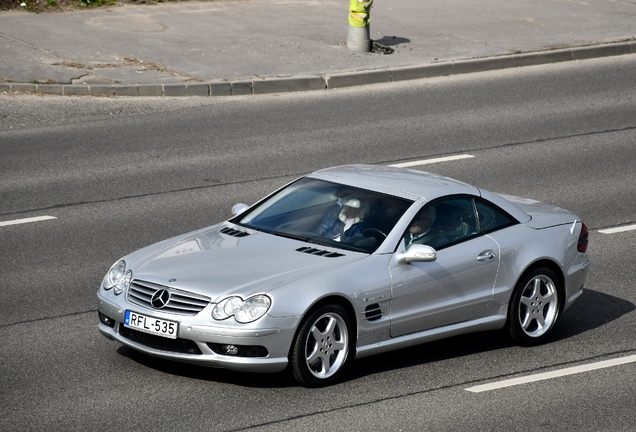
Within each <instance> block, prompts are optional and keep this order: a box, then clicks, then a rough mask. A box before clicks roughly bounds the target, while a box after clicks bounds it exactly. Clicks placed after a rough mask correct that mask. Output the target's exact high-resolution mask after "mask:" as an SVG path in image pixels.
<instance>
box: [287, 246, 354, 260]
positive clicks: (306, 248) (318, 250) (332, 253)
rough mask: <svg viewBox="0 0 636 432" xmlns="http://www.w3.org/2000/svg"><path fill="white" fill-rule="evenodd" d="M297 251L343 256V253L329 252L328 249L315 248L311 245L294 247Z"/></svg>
mask: <svg viewBox="0 0 636 432" xmlns="http://www.w3.org/2000/svg"><path fill="white" fill-rule="evenodd" d="M296 250H297V251H298V252H303V253H306V254H310V255H318V256H324V257H327V258H338V257H341V256H344V254H341V253H338V252H331V251H328V250H322V249H316V248H312V247H308V246H305V247H301V248H298V249H296Z"/></svg>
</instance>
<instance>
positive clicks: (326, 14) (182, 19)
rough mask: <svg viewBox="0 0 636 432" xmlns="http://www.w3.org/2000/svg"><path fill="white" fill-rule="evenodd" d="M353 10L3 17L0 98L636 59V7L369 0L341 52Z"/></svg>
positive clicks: (243, 6) (323, 4)
mask: <svg viewBox="0 0 636 432" xmlns="http://www.w3.org/2000/svg"><path fill="white" fill-rule="evenodd" d="M347 13H348V1H347V0H339V1H334V0H307V1H301V0H254V1H212V2H197V1H194V2H180V3H168V4H164V3H162V4H150V5H138V6H116V7H110V8H96V9H90V10H79V11H75V12H63V13H42V14H32V13H27V12H23V11H3V12H0V94H2V92H8V91H23V92H32V93H47V94H60V95H61V94H64V95H84V94H94V95H98V94H99V95H104V94H105V95H124V96H190V95H191V96H195V95H196V96H209V95H211V96H217V95H219V96H229V95H241V94H261V93H272V92H285V91H302V90H318V89H329V88H337V87H345V86H351V85H361V84H370V83H379V82H390V81H398V80H406V79H416V78H423V77H431V76H440V75H449V74H454V73H466V72H474V71H481V70H491V69H500V68H508V67H516V66H524V65H531V64H542V63H548V62H556V61H568V60H576V59H585V58H592V57H598V56H607V55H621V54H629V53H636V38H635V36H636V0H632V1H627V0H623V1H614V0H599V1H595V0H588V1H587V2H578V1H567V0H562V1H559V0H556V1H555V0H533V1H530V0H525V1H510V0H482V1H479V2H475V1H470V0H429V1H413V0H411V1H407V0H375V3H374V7H373V9H372V12H371V18H372V21H371V38H372V39H373V40H374V41H376V42H377V43H379V44H381V45H384V46H389V47H391V48H393V49H394V52H393V53H392V54H390V55H382V54H376V53H354V52H351V51H349V50H348V49H347V47H346V39H347V31H348V22H347Z"/></svg>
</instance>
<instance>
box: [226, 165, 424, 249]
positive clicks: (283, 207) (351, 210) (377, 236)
mask: <svg viewBox="0 0 636 432" xmlns="http://www.w3.org/2000/svg"><path fill="white" fill-rule="evenodd" d="M411 204H412V201H409V200H405V199H402V198H396V197H393V196H388V195H383V194H380V193H377V192H372V191H368V190H365V189H359V188H355V187H351V186H347V185H341V184H337V183H331V182H326V181H323V180H317V179H311V178H303V179H300V180H298V181H296V182H294V183H292V184H290V185H289V186H287V187H286V188H284V189H282V190H280V191H279V192H278V193H276V194H275V195H273V196H271V197H269V198H268V199H266V200H265V201H263V202H262V203H260V204H259V205H257V206H255V207H253V208H251V209H249V210H248V211H247V212H245V213H242V214H240V215H238V216H237V217H236V218H234V219H233V220H232V222H234V223H238V224H239V225H243V226H246V227H249V228H254V229H257V230H260V231H265V232H268V233H271V234H274V235H279V236H282V237H290V238H295V239H298V240H302V241H306V242H308V243H316V244H322V245H326V246H332V247H338V248H341V249H348V250H356V251H360V252H366V253H373V252H374V251H375V250H376V249H377V248H378V247H379V246H380V245H381V244H382V242H383V241H384V239H385V238H386V236H387V235H388V234H389V232H390V231H391V230H392V229H393V227H394V226H395V224H396V223H397V221H398V220H399V219H400V218H401V217H402V215H403V214H404V212H405V211H406V209H408V208H409V206H410V205H411Z"/></svg>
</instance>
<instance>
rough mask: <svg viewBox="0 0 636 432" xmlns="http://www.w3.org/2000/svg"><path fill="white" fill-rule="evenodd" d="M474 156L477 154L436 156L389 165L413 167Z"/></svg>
mask: <svg viewBox="0 0 636 432" xmlns="http://www.w3.org/2000/svg"><path fill="white" fill-rule="evenodd" d="M474 157H475V156H473V155H469V154H463V155H457V156H446V157H441V158H435V159H422V160H417V161H412V162H403V163H398V164H393V165H389V166H390V167H396V168H408V167H413V166H418V165H426V164H432V163H438V162H448V161H454V160H460V159H470V158H474Z"/></svg>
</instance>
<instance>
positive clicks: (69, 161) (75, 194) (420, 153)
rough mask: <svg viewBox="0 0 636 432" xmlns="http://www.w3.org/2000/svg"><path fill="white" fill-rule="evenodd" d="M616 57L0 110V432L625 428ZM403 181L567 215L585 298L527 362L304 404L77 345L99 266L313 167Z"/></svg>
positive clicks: (627, 209) (295, 396) (418, 378)
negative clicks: (332, 85)
mask: <svg viewBox="0 0 636 432" xmlns="http://www.w3.org/2000/svg"><path fill="white" fill-rule="evenodd" d="M634 82H636V58H635V56H623V57H618V58H609V59H602V60H589V61H583V62H576V63H572V64H567V65H553V66H548V67H532V68H525V69H515V70H509V71H504V72H490V73H483V74H475V75H470V76H459V77H450V78H439V79H432V80H423V81H419V82H408V83H404V84H391V85H379V86H372V87H359V88H352V89H346V90H342V91H339V90H337V91H329V92H319V93H303V94H298V95H294V94H286V95H279V96H267V97H235V98H232V100H218V99H214V100H209V99H205V100H199V99H179V100H170V99H169V100H165V99H144V100H137V99H88V98H63V99H60V98H56V97H44V98H41V97H14V96H7V97H0V120H1V123H0V222H2V221H9V220H15V219H21V218H27V217H34V216H45V215H48V216H53V217H55V218H56V219H50V220H45V221H41V222H33V223H28V224H20V225H10V226H0V245H1V247H0V346H1V347H2V349H1V350H0V430H112V429H127V430H140V431H141V430H155V431H156V430H219V431H228V430H252V429H253V430H277V431H278V430H293V431H296V430H303V431H304V430H308V429H309V428H312V429H317V428H321V429H330V430H343V431H344V430H347V431H351V430H418V431H419V430H505V431H510V430H524V431H525V430H539V429H542V430H545V429H547V430H555V429H560V430H594V431H597V430H634V429H636V414H635V413H634V410H633V407H634V406H635V404H636V395H635V394H634V390H633V389H634V388H635V386H636V363H628V364H624V365H620V366H615V367H611V368H606V369H599V370H594V371H589V372H585V373H581V374H576V375H570V376H566V377H561V378H555V379H549V380H544V381H538V382H534V383H529V384H523V385H518V386H514V387H508V388H504V389H498V390H492V391H488V392H484V393H472V392H469V391H466V388H469V387H472V386H475V385H480V384H485V383H491V382H497V381H500V380H503V379H508V378H514V377H520V376H522V377H523V376H529V375H533V374H536V373H542V372H546V371H554V370H560V369H563V368H567V367H571V366H579V365H587V364H593V363H596V362H599V361H604V360H609V359H616V358H623V357H626V356H630V355H634V354H636V337H635V336H636V312H635V309H636V292H635V290H634V282H633V281H634V280H636V270H635V267H634V265H633V262H634V258H635V257H636V253H635V252H634V247H633V245H634V243H635V241H636V231H628V232H623V233H617V234H611V235H610V234H602V233H599V230H601V229H605V228H610V227H614V226H621V225H629V224H636V206H635V204H636V190H635V188H634V185H636V115H635V114H636V90H634V86H633V85H632V84H633V83H634ZM455 154H470V155H473V156H475V157H474V158H470V159H463V160H458V161H453V162H445V163H438V164H431V165H422V166H421V167H420V168H421V169H426V170H428V171H432V172H436V173H440V174H444V175H448V176H451V177H455V178H458V179H460V180H463V181H466V182H469V183H473V184H475V185H477V186H481V187H484V188H486V189H490V190H493V191H497V192H505V193H509V194H515V195H521V196H528V197H532V198H536V199H539V200H543V201H547V202H550V203H552V204H556V205H559V206H562V207H565V208H568V209H570V210H572V211H574V212H575V213H577V214H578V215H579V216H581V217H582V219H583V220H584V221H585V222H586V223H587V225H588V226H589V227H590V229H591V235H590V247H589V255H590V258H591V260H592V262H593V266H592V268H591V273H590V276H589V278H588V284H587V289H586V292H585V294H584V296H583V297H582V298H581V299H580V300H578V301H577V303H575V304H574V305H573V306H572V308H570V309H569V310H568V311H567V312H566V313H565V314H563V316H562V321H561V322H560V324H559V326H558V328H557V329H556V331H555V332H554V334H553V335H554V336H553V338H552V341H551V342H550V343H549V344H547V345H544V346H540V347H535V348H521V347H516V346H512V345H511V344H510V343H509V342H508V341H507V340H506V339H505V338H503V337H502V336H501V335H500V334H499V333H496V332H495V333H483V334H477V335H471V336H464V337H458V338H453V339H450V340H447V341H442V342H437V343H431V344H427V345H421V346H418V347H414V348H410V349H406V350H401V351H397V352H394V353H389V354H385V355H381V356H377V357H371V358H367V359H363V360H360V361H356V362H354V363H353V364H352V368H351V369H350V371H349V373H348V375H347V376H346V378H345V380H344V382H342V383H341V384H338V385H335V386H332V387H329V388H324V389H318V390H308V389H304V388H301V387H298V386H296V385H295V383H294V382H293V380H292V379H290V378H289V377H288V376H287V375H285V374H274V375H252V374H239V373H234V372H227V371H222V370H216V369H206V368H200V367H193V366H189V365H181V364H175V363H170V362H166V361H161V360H157V359H152V358H148V357H145V356H142V355H139V354H136V353H134V352H133V351H131V350H128V349H126V348H123V347H121V346H119V345H118V344H116V343H114V342H111V341H108V340H106V339H105V338H103V337H102V336H101V335H99V334H98V332H97V314H96V312H95V311H96V305H95V302H96V300H95V293H96V291H97V288H98V286H99V282H100V280H101V278H102V277H103V274H104V273H105V272H106V270H107V269H108V267H109V266H110V265H111V264H112V263H113V262H114V261H115V260H117V259H118V258H119V257H120V256H122V255H124V254H126V253H128V252H130V251H132V250H134V249H137V248H139V247H141V246H144V245H146V244H149V243H151V242H154V241H158V240H160V239H163V238H166V237H169V236H172V235H175V234H178V233H182V232H185V231H188V230H192V229H195V228H199V227H202V226H206V225H209V224H212V223H215V222H218V221H220V220H223V219H225V218H227V217H228V216H229V214H230V208H231V206H232V205H233V204H234V203H236V202H246V203H251V202H253V201H254V200H256V199H257V198H258V197H260V196H262V195H263V194H265V193H266V192H267V191H270V190H272V189H274V188H276V187H278V186H280V185H282V184H284V183H285V182H287V181H289V180H291V179H293V178H295V177H297V176H299V175H302V174H304V173H306V172H309V171H312V170H314V169H318V168H321V167H324V166H329V165H335V164H341V163H352V162H364V163H378V164H390V163H398V162H405V161H410V160H420V159H427V158H433V157H440V156H448V155H455Z"/></svg>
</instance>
